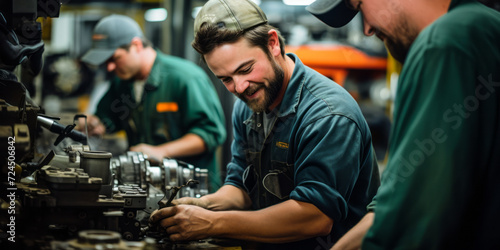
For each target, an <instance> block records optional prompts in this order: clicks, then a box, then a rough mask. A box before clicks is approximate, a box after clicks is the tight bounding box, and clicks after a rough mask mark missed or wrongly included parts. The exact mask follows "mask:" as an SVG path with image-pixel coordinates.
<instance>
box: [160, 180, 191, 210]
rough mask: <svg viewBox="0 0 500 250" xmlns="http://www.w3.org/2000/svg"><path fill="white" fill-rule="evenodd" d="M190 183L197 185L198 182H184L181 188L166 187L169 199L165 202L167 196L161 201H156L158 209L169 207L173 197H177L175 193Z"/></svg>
mask: <svg viewBox="0 0 500 250" xmlns="http://www.w3.org/2000/svg"><path fill="white" fill-rule="evenodd" d="M191 183H194V184H198V183H200V182H199V181H195V180H192V179H190V180H189V181H187V182H186V184H184V185H182V186H178V187H170V186H168V187H167V190H168V191H171V192H170V197H169V198H168V200H167V199H165V198H167V196H165V197H164V198H163V199H161V200H160V201H158V206H159V207H160V208H164V207H169V206H171V205H172V201H173V200H174V198H175V196H177V192H179V190H181V188H183V187H185V186H188V185H190V184H191Z"/></svg>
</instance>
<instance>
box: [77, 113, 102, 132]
mask: <svg viewBox="0 0 500 250" xmlns="http://www.w3.org/2000/svg"><path fill="white" fill-rule="evenodd" d="M75 129H76V130H78V131H82V132H85V120H84V119H78V124H77V126H76V128H75ZM87 130H88V135H89V136H95V135H99V136H100V135H104V134H105V133H106V127H105V126H104V125H103V124H102V123H101V120H99V117H97V116H95V115H87Z"/></svg>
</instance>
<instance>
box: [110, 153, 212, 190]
mask: <svg viewBox="0 0 500 250" xmlns="http://www.w3.org/2000/svg"><path fill="white" fill-rule="evenodd" d="M111 171H112V172H113V173H114V174H115V175H116V180H117V181H118V184H137V185H139V186H140V187H141V188H143V189H146V188H148V184H150V185H152V186H154V187H156V188H158V189H160V190H162V191H163V192H164V195H166V196H170V195H171V191H172V190H167V187H178V186H181V185H183V184H185V183H187V182H188V181H189V180H196V181H198V182H199V184H195V183H194V182H190V184H189V185H188V186H186V188H183V189H182V190H181V192H179V193H178V194H177V198H181V197H201V196H203V195H206V194H208V170H206V169H200V168H195V167H194V166H193V165H191V164H188V163H185V162H182V161H178V160H175V159H169V158H164V159H163V161H162V163H161V164H160V165H159V166H151V165H150V163H149V162H148V161H147V157H145V156H144V154H142V153H141V152H127V154H126V155H120V156H118V157H115V158H113V159H111ZM162 197H163V195H162Z"/></svg>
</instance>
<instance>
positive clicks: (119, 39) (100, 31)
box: [82, 15, 144, 66]
mask: <svg viewBox="0 0 500 250" xmlns="http://www.w3.org/2000/svg"><path fill="white" fill-rule="evenodd" d="M143 36H144V35H143V33H142V30H141V27H139V24H137V22H136V21H134V20H133V19H132V18H130V17H128V16H123V15H110V16H107V17H104V18H102V19H101V20H99V22H98V23H97V25H96V26H95V27H94V32H93V34H92V48H91V49H90V50H89V51H87V53H85V55H83V57H82V61H83V62H85V63H88V64H91V65H96V66H97V65H101V64H103V63H104V62H106V60H108V59H109V58H110V57H111V56H113V54H114V53H115V50H116V49H117V48H118V47H120V46H123V45H127V44H130V42H131V41H132V38H134V37H140V38H142V37H143Z"/></svg>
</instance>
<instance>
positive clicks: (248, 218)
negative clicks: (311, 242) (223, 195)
mask: <svg viewBox="0 0 500 250" xmlns="http://www.w3.org/2000/svg"><path fill="white" fill-rule="evenodd" d="M212 221H213V222H214V226H213V228H212V230H213V231H212V233H211V234H213V235H214V236H217V237H227V238H234V239H242V240H250V241H258V242H266V243H284V242H292V241H298V240H303V239H307V238H311V237H317V236H323V235H326V234H328V233H329V232H330V231H331V228H332V224H333V220H332V219H331V218H329V217H328V216H326V215H325V214H324V213H322V212H321V211H320V210H319V209H318V208H317V207H316V206H314V205H312V204H310V203H305V202H300V201H296V200H288V201H285V202H283V203H280V204H277V205H274V206H271V207H268V208H265V209H262V210H258V211H224V212H216V213H214V219H213V220H212Z"/></svg>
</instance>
